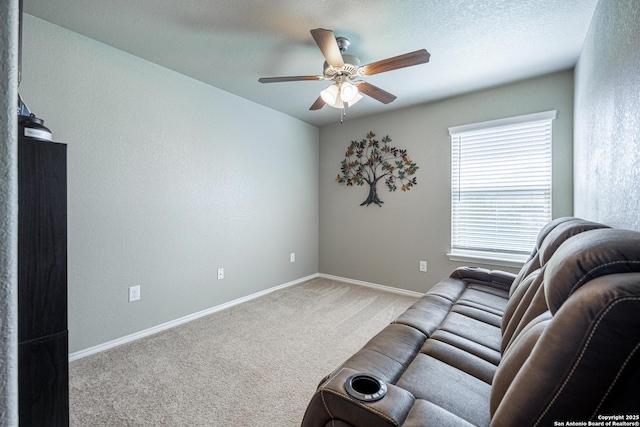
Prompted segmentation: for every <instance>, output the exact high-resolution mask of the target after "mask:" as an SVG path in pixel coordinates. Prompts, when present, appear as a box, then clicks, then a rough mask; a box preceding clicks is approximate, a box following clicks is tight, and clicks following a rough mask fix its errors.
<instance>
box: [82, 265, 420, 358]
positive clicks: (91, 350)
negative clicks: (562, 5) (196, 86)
mask: <svg viewBox="0 0 640 427" xmlns="http://www.w3.org/2000/svg"><path fill="white" fill-rule="evenodd" d="M318 277H322V278H325V279H329V280H337V281H339V282H345V283H349V284H352V285H358V286H366V287H368V288H374V289H378V290H381V291H385V292H392V293H396V294H400V295H407V296H412V297H421V296H423V295H424V294H423V293H420V292H415V291H408V290H406V289H400V288H394V287H392V286H386V285H378V284H376V283H369V282H363V281H362V280H355V279H349V278H346V277H340V276H332V275H330V274H323V273H315V274H311V275H309V276H306V277H302V278H300V279H297V280H294V281H292V282H288V283H284V284H282V285H278V286H274V287H273V288H269V289H265V290H264V291H260V292H256V293H255V294H251V295H247V296H245V297H242V298H238V299H235V300H233V301H229V302H226V303H224V304H220V305H217V306H215V307H211V308H208V309H206V310H202V311H199V312H197V313H193V314H189V315H187V316H184V317H181V318H179V319H175V320H172V321H170V322H166V323H163V324H161V325H157V326H154V327H152V328H149V329H145V330H143V331H139V332H135V333H133V334H130V335H126V336H124V337H121V338H117V339H115V340H111V341H107V342H105V343H102V344H98V345H96V346H93V347H89V348H87V349H84V350H80V351H76V352H74V353H71V354H70V355H69V362H73V361H74V360H78V359H82V358H83V357H87V356H91V355H92V354H96V353H100V352H103V351H105V350H109V349H111V348H114V347H118V346H120V345H122V344H126V343H129V342H131V341H135V340H139V339H140V338H144V337H147V336H149V335H153V334H156V333H158V332H162V331H164V330H167V329H170V328H173V327H175V326H178V325H182V324H183V323H187V322H190V321H192V320H195V319H198V318H200V317H204V316H208V315H209V314H213V313H215V312H217V311H221V310H224V309H226V308H229V307H233V306H234V305H238V304H242V303H243V302H247V301H250V300H252V299H255V298H258V297H261V296H263V295H267V294H270V293H271V292H275V291H277V290H280V289H284V288H288V287H289V286H293V285H297V284H299V283H302V282H306V281H307V280H311V279H315V278H318Z"/></svg>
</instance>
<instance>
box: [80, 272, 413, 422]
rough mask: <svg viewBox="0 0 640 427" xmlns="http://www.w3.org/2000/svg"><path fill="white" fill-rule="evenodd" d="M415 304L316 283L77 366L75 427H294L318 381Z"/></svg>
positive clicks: (393, 296)
mask: <svg viewBox="0 0 640 427" xmlns="http://www.w3.org/2000/svg"><path fill="white" fill-rule="evenodd" d="M415 301H416V298H412V297H409V296H403V295H398V294H393V293H388V292H384V291H378V290H375V289H371V288H366V287H362V286H356V285H350V284H346V283H342V282H336V281H331V280H327V279H314V280H311V281H309V282H305V283H302V284H300V285H296V286H292V287H290V288H286V289H282V290H280V291H276V292H273V293H271V294H268V295H266V296H263V297H260V298H257V299H254V300H251V301H249V302H246V303H243V304H240V305H237V306H234V307H231V308H229V309H226V310H223V311H220V312H217V313H214V314H212V315H210V316H207V317H203V318H200V319H197V320H194V321H192V322H190V323H187V324H184V325H181V326H178V327H175V328H172V329H170V330H167V331H164V332H161V333H158V334H155V335H152V336H149V337H146V338H143V339H140V340H138V341H135V342H132V343H129V344H125V345H123V346H120V347H117V348H114V349H111V350H108V351H105V352H102V353H99V354H96V355H93V356H89V357H86V358H84V359H80V360H77V361H75V362H72V363H71V365H70V368H69V371H70V372H69V376H70V379H69V386H70V391H69V393H70V413H71V426H72V427H97V426H118V427H119V426H144V427H148V426H224V427H232V426H242V427H245V426H252V427H253V426H298V425H300V422H301V421H302V417H303V415H304V411H305V409H306V406H307V403H308V402H309V400H310V398H311V396H312V395H313V393H314V391H315V388H316V386H317V384H318V382H319V381H320V380H321V379H322V377H324V376H325V375H326V374H328V373H329V372H331V371H332V370H333V369H335V368H336V367H337V366H338V365H339V364H340V363H342V362H343V361H344V360H345V359H347V358H348V357H349V356H350V355H351V354H353V353H354V352H355V351H357V350H358V349H359V348H360V347H362V346H363V345H364V344H365V343H366V342H367V341H368V340H369V339H370V338H371V337H372V336H373V335H375V334H376V333H377V332H378V331H379V330H381V329H382V328H383V327H384V326H386V325H387V324H388V323H390V322H391V321H393V320H394V319H395V318H396V317H397V316H398V315H399V314H400V313H401V312H403V311H404V310H405V309H406V308H407V307H409V306H410V305H411V304H413V303H414V302H415Z"/></svg>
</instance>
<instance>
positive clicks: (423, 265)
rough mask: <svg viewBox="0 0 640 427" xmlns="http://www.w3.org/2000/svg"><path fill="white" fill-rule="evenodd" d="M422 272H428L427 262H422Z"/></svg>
mask: <svg viewBox="0 0 640 427" xmlns="http://www.w3.org/2000/svg"><path fill="white" fill-rule="evenodd" d="M420 271H422V272H425V273H426V272H427V261H420Z"/></svg>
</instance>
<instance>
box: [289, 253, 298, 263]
mask: <svg viewBox="0 0 640 427" xmlns="http://www.w3.org/2000/svg"><path fill="white" fill-rule="evenodd" d="M289 261H291V262H296V253H295V252H291V255H289Z"/></svg>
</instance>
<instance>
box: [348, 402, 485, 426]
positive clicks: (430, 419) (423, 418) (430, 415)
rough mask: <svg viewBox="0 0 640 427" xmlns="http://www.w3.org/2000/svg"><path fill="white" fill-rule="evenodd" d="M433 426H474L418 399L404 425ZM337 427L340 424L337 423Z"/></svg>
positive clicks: (431, 403)
mask: <svg viewBox="0 0 640 427" xmlns="http://www.w3.org/2000/svg"><path fill="white" fill-rule="evenodd" d="M425 425H432V426H443V427H449V426H456V427H472V426H473V424H471V423H469V422H467V421H465V420H464V419H462V418H460V417H459V416H457V415H456V414H454V413H452V412H449V411H447V410H446V409H444V408H442V407H441V406H438V405H436V404H435V403H433V402H429V401H427V400H422V399H418V400H416V402H415V404H414V405H413V407H412V408H411V412H409V416H408V417H407V420H406V421H405V422H404V424H402V427H424V426H425ZM336 427H338V425H337V424H336Z"/></svg>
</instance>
